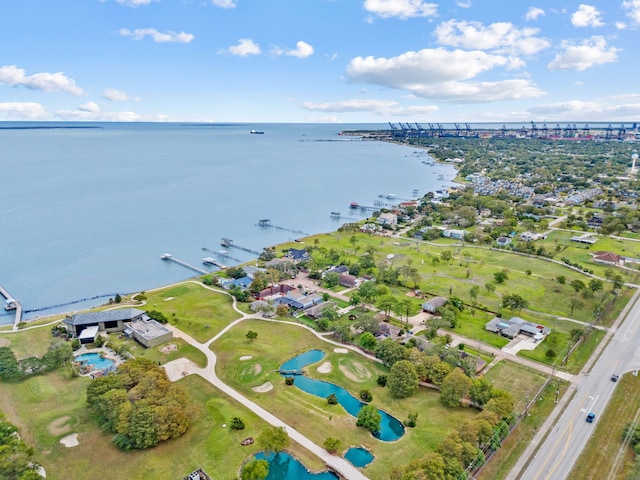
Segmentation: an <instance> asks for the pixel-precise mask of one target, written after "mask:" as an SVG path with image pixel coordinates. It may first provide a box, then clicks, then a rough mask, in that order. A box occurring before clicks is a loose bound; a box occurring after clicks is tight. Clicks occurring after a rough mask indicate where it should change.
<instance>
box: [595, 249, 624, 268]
mask: <svg viewBox="0 0 640 480" xmlns="http://www.w3.org/2000/svg"><path fill="white" fill-rule="evenodd" d="M593 261H594V262H598V263H604V264H606V265H615V266H616V267H623V266H624V264H625V258H624V257H622V256H620V255H618V254H617V253H613V252H595V253H594V254H593Z"/></svg>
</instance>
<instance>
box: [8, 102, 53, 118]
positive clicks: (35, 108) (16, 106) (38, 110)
mask: <svg viewBox="0 0 640 480" xmlns="http://www.w3.org/2000/svg"><path fill="white" fill-rule="evenodd" d="M47 116H48V115H47V111H46V110H45V108H44V107H43V106H42V105H40V104H39V103H35V102H5V103H2V102H0V117H5V118H9V119H10V118H20V119H25V118H26V119H28V120H38V119H42V118H46V117H47Z"/></svg>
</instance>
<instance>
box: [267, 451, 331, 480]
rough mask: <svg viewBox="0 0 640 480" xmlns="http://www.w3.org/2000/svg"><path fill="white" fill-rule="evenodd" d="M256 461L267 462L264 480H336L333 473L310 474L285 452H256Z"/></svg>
mask: <svg viewBox="0 0 640 480" xmlns="http://www.w3.org/2000/svg"><path fill="white" fill-rule="evenodd" d="M255 458H257V459H258V460H266V461H267V462H269V474H268V475H267V478H266V479H265V480H336V479H338V476H337V475H336V474H335V473H333V472H320V473H311V472H310V471H309V470H307V468H306V467H305V466H304V465H303V464H302V463H300V461H299V460H298V459H297V458H294V457H292V456H291V455H289V454H288V453H287V452H280V453H278V454H275V453H273V452H271V453H265V452H258V453H256V454H255Z"/></svg>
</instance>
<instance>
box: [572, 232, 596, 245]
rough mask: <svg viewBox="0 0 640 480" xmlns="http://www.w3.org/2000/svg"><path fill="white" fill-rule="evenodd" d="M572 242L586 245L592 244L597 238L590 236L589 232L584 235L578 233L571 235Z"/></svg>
mask: <svg viewBox="0 0 640 480" xmlns="http://www.w3.org/2000/svg"><path fill="white" fill-rule="evenodd" d="M571 241H572V242H576V243H586V244H587V245H593V244H594V243H596V241H597V238H595V237H592V236H591V234H589V233H585V234H584V235H580V236H579V237H571Z"/></svg>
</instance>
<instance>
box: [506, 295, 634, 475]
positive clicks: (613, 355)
mask: <svg viewBox="0 0 640 480" xmlns="http://www.w3.org/2000/svg"><path fill="white" fill-rule="evenodd" d="M636 299H637V295H635V296H634V298H633V300H632V301H635V300H636ZM621 317H622V315H621ZM611 331H612V332H613V335H612V336H611V337H610V341H609V343H608V344H606V346H605V347H604V349H603V350H602V353H601V355H600V357H599V358H597V359H596V361H595V363H594V364H593V368H592V369H591V371H590V372H588V373H583V374H581V375H580V376H579V379H578V381H577V382H576V383H574V386H575V387H576V391H575V395H574V396H573V398H572V399H570V400H569V402H568V403H567V406H566V409H565V410H564V411H563V412H562V414H561V415H560V416H559V418H558V421H557V423H556V424H555V425H554V426H553V427H552V429H551V430H550V431H549V434H548V436H547V437H546V439H545V440H544V442H543V443H542V444H541V445H540V448H539V449H538V451H537V453H536V454H535V456H534V458H533V459H532V460H531V462H530V463H529V466H528V467H527V469H526V471H525V472H524V473H523V474H522V475H521V476H518V477H517V478H519V479H521V480H564V479H566V478H568V476H569V473H570V472H571V469H572V468H573V465H574V463H575V462H576V460H577V459H578V457H579V455H580V453H581V452H582V449H583V448H584V446H585V445H586V443H587V440H588V439H589V437H590V436H591V434H592V432H593V431H594V429H595V427H596V424H597V423H598V422H599V420H600V418H601V416H602V413H603V412H604V410H605V409H606V407H607V404H608V402H609V399H610V398H611V395H612V394H613V391H614V389H615V387H616V385H617V383H615V382H613V381H611V376H612V375H613V374H618V375H621V376H622V374H623V373H626V372H635V371H637V370H640V349H638V348H637V346H638V345H640V302H635V303H634V304H633V306H632V307H631V309H630V310H629V312H628V314H627V315H626V317H624V321H622V322H616V325H614V327H612V330H611ZM603 341H605V342H606V337H605V339H604V340H603ZM596 354H597V352H596ZM589 412H593V413H595V415H596V417H595V420H594V421H593V423H588V422H587V421H586V417H587V413H589ZM629 420H631V419H629Z"/></svg>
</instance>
